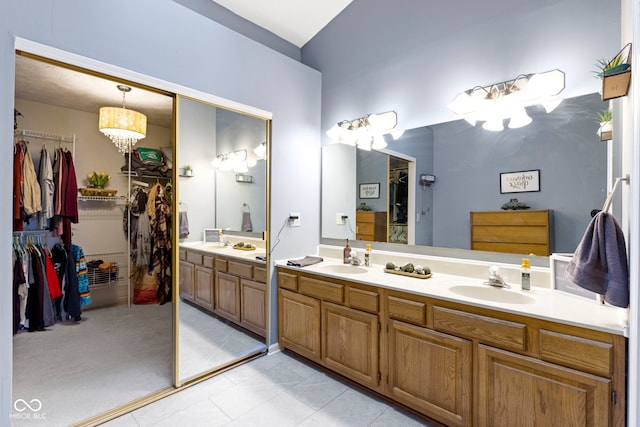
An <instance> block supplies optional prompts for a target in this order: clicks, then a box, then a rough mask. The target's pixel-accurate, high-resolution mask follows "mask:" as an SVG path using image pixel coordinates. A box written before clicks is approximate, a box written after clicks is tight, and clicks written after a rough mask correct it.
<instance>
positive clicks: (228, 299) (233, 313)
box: [213, 272, 240, 323]
mask: <svg viewBox="0 0 640 427" xmlns="http://www.w3.org/2000/svg"><path fill="white" fill-rule="evenodd" d="M214 299H215V308H214V310H213V311H214V312H215V313H216V314H218V315H220V316H222V317H224V318H226V319H229V320H232V321H234V322H235V323H239V322H240V278H238V277H236V276H232V275H230V274H227V273H220V272H216V280H215V296H214Z"/></svg>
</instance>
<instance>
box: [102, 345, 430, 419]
mask: <svg viewBox="0 0 640 427" xmlns="http://www.w3.org/2000/svg"><path fill="white" fill-rule="evenodd" d="M103 425H105V426H108V427H142V426H185V427H186V426H188V427H195V426H207V427H209V426H251V427H254V426H278V427H284V426H322V427H328V426H378V427H391V426H402V427H405V426H407V427H410V426H438V425H439V424H436V423H430V422H429V421H427V420H425V419H422V418H420V417H417V416H415V415H413V414H411V413H410V412H407V411H405V410H403V409H402V408H399V407H396V406H394V405H392V404H390V403H389V402H387V401H385V400H382V399H380V398H378V397H375V396H373V395H371V394H369V393H366V392H364V391H362V390H361V389H358V388H355V387H351V386H349V385H347V384H346V383H343V382H342V381H340V380H338V379H336V378H335V377H333V376H331V375H328V374H326V373H324V372H323V371H321V370H319V369H317V368H316V367H313V366H310V365H307V364H305V363H303V362H302V361H300V360H298V359H296V358H294V357H292V356H290V355H289V354H288V353H286V352H278V353H275V354H270V355H267V356H263V357H260V358H258V359H255V360H253V361H251V362H249V363H246V364H244V365H241V366H239V367H237V368H235V369H232V370H230V371H227V372H225V373H223V374H220V375H218V376H215V377H213V378H211V379H209V380H207V381H203V382H202V383H199V384H196V385H194V386H192V387H189V388H187V389H185V390H183V391H180V392H178V393H175V394H173V395H171V396H169V397H167V398H164V399H162V400H160V401H158V402H155V403H153V404H150V405H148V406H145V407H143V408H140V409H138V410H136V411H134V412H132V413H129V414H126V415H124V416H122V417H120V418H118V419H115V420H112V421H110V422H108V423H106V424H103Z"/></svg>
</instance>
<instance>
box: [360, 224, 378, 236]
mask: <svg viewBox="0 0 640 427" xmlns="http://www.w3.org/2000/svg"><path fill="white" fill-rule="evenodd" d="M374 232H375V225H374V224H371V223H364V222H363V223H362V224H360V223H358V233H360V234H371V235H373V234H374Z"/></svg>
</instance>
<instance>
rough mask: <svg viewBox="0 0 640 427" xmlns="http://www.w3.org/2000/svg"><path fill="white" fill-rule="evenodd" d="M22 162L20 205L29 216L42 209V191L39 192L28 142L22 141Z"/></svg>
mask: <svg viewBox="0 0 640 427" xmlns="http://www.w3.org/2000/svg"><path fill="white" fill-rule="evenodd" d="M24 143H25V151H24V164H23V165H22V173H23V176H22V206H23V208H24V212H25V214H27V216H31V215H33V214H36V213H38V212H40V211H41V210H42V195H41V194H42V193H41V192H40V184H38V176H37V175H36V170H35V167H34V165H33V159H32V158H31V151H30V150H29V143H28V142H27V141H24Z"/></svg>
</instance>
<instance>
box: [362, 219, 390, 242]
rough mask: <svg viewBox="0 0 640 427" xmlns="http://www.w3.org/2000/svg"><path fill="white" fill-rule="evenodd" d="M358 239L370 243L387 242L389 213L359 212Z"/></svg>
mask: <svg viewBox="0 0 640 427" xmlns="http://www.w3.org/2000/svg"><path fill="white" fill-rule="evenodd" d="M356 239H358V240H367V241H370V242H386V241H387V213H386V212H368V211H357V212H356Z"/></svg>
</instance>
